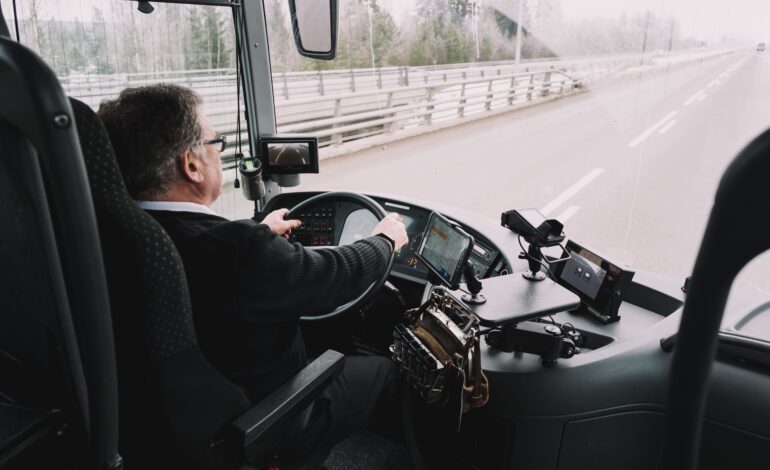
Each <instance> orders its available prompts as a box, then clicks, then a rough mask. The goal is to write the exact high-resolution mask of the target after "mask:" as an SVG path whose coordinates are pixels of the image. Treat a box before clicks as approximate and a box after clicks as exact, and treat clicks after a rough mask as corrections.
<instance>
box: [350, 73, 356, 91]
mask: <svg viewBox="0 0 770 470" xmlns="http://www.w3.org/2000/svg"><path fill="white" fill-rule="evenodd" d="M350 91H351V93H355V92H356V74H355V73H354V72H353V69H350Z"/></svg>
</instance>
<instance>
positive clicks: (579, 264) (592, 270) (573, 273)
mask: <svg viewBox="0 0 770 470" xmlns="http://www.w3.org/2000/svg"><path fill="white" fill-rule="evenodd" d="M570 255H571V256H572V259H570V260H568V261H566V263H565V265H564V269H563V270H562V272H561V279H562V280H563V281H564V282H566V283H567V284H569V285H571V286H572V287H574V288H575V289H577V290H579V291H580V292H582V293H583V294H585V295H586V296H587V297H588V298H590V299H596V295H597V294H598V293H599V288H601V286H602V283H603V282H604V278H605V277H606V276H607V271H606V270H605V269H603V268H602V267H601V265H602V259H601V258H599V257H598V256H596V255H595V254H594V253H591V252H590V251H588V250H586V249H585V248H581V249H580V250H577V251H573V252H570Z"/></svg>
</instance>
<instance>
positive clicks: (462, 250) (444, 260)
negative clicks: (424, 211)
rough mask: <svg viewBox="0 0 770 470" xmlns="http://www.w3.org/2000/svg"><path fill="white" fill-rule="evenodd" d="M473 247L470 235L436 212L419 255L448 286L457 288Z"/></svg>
mask: <svg viewBox="0 0 770 470" xmlns="http://www.w3.org/2000/svg"><path fill="white" fill-rule="evenodd" d="M472 246H473V238H472V237H471V236H470V235H468V234H467V233H465V232H464V231H463V230H461V229H460V228H459V227H456V226H454V225H453V224H452V223H451V222H449V220H448V219H446V218H444V217H443V216H441V215H439V214H437V213H435V212H434V213H433V214H431V216H430V219H429V220H428V227H427V228H426V229H425V237H424V239H423V241H422V245H420V251H419V252H418V255H419V257H420V258H421V259H422V260H423V261H424V262H425V264H426V265H427V266H428V267H429V268H430V269H431V270H432V271H433V272H435V273H436V274H437V275H438V276H439V277H440V278H441V279H442V281H444V283H445V284H446V285H447V286H449V287H451V288H455V287H456V286H457V284H458V283H459V281H460V276H461V275H462V271H463V264H464V263H465V261H466V260H467V259H468V255H469V251H470V249H471V247H472Z"/></svg>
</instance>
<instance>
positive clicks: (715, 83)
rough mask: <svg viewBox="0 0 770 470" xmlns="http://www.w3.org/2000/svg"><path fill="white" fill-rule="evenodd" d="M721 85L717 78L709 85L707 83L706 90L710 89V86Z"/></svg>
mask: <svg viewBox="0 0 770 470" xmlns="http://www.w3.org/2000/svg"><path fill="white" fill-rule="evenodd" d="M721 84H722V82H721V81H719V79H718V78H715V79H714V80H712V81H711V83H709V86H708V87H706V88H711V87H712V86H716V85H721Z"/></svg>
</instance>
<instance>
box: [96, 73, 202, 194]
mask: <svg viewBox="0 0 770 470" xmlns="http://www.w3.org/2000/svg"><path fill="white" fill-rule="evenodd" d="M201 104H202V100H201V97H200V95H198V94H197V93H196V92H195V91H193V90H191V89H189V88H185V87H182V86H179V85H172V84H158V85H152V86H146V87H140V88H126V89H125V90H123V91H122V92H121V93H120V95H119V96H118V97H117V98H116V99H114V100H105V101H102V103H101V104H100V106H99V112H98V115H99V117H100V118H101V120H102V122H103V123H104V127H105V128H106V129H107V133H108V134H109V135H110V140H111V141H112V146H113V148H114V149H115V156H116V157H117V160H118V165H119V166H120V171H121V173H122V174H123V180H124V181H125V182H126V186H127V187H128V192H129V193H130V194H131V196H132V197H134V198H136V199H153V198H156V197H157V196H161V195H163V194H166V193H167V192H168V191H169V189H170V187H171V184H172V183H173V182H174V181H175V179H176V178H177V175H178V171H179V170H178V164H179V160H180V158H181V156H182V154H184V151H185V150H187V149H188V148H194V147H196V146H197V145H198V143H199V142H200V139H201V134H202V130H201V126H200V123H199V122H198V106H200V105H201Z"/></svg>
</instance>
